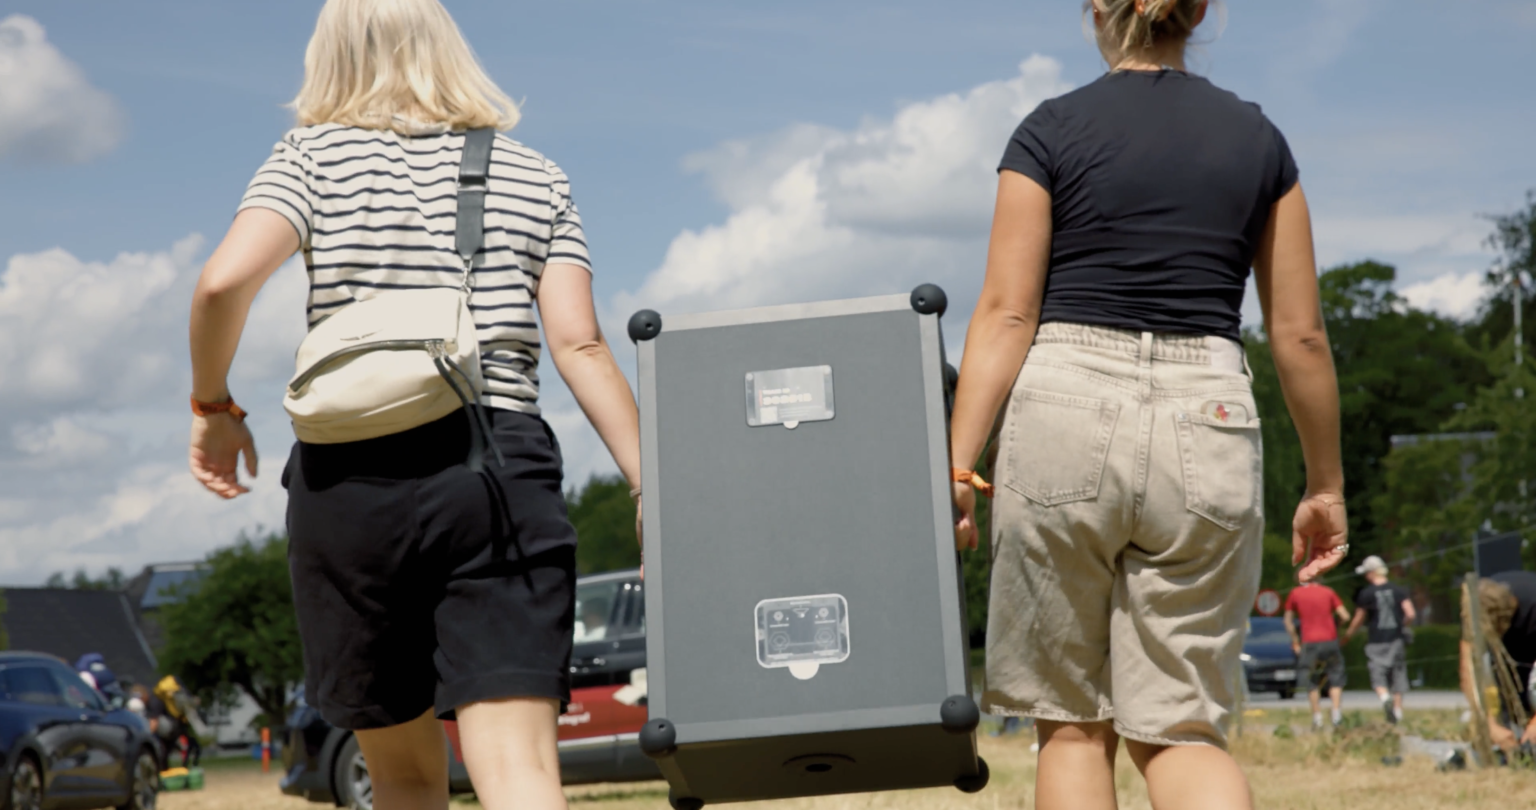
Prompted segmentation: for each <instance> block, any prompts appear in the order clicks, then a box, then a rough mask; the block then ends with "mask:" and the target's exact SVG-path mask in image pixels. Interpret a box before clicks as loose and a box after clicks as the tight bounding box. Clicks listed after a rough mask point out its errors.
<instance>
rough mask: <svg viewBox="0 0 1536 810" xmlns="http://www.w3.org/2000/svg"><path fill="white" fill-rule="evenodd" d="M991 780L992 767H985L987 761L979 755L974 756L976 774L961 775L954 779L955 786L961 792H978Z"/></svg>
mask: <svg viewBox="0 0 1536 810" xmlns="http://www.w3.org/2000/svg"><path fill="white" fill-rule="evenodd" d="M991 780H992V769H991V768H988V767H987V761H986V760H984V759H982V758H981V757H977V758H976V775H975V776H962V777H960V778H959V779H956V780H955V788H956V789H958V790H959V791H960V792H961V793H980V792H981V789H982V788H984V787H986V786H987V782H990V781H991Z"/></svg>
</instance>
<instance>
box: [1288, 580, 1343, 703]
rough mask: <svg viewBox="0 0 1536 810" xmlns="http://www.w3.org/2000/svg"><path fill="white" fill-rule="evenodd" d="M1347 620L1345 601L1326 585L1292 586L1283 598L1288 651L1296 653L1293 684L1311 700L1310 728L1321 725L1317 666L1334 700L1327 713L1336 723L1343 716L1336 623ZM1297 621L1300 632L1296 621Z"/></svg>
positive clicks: (1320, 700)
mask: <svg viewBox="0 0 1536 810" xmlns="http://www.w3.org/2000/svg"><path fill="white" fill-rule="evenodd" d="M1335 617H1337V618H1338V620H1339V621H1341V622H1347V621H1349V611H1347V610H1345V609H1344V602H1343V601H1341V600H1340V599H1339V595H1338V594H1337V593H1334V590H1333V589H1332V588H1330V587H1328V586H1327V585H1322V584H1319V583H1316V582H1312V583H1307V584H1304V585H1301V586H1300V587H1297V588H1293V589H1291V593H1290V595H1289V596H1287V597H1286V598H1285V632H1287V633H1289V634H1290V635H1291V651H1292V652H1294V653H1296V656H1297V662H1296V688H1297V689H1305V690H1306V691H1307V700H1308V701H1310V702H1311V704H1312V729H1313V730H1314V731H1316V730H1318V729H1321V728H1322V727H1323V710H1322V689H1323V687H1322V684H1321V683H1319V682H1317V681H1316V678H1317V672H1318V670H1322V671H1323V677H1324V679H1325V680H1326V681H1327V683H1328V700H1329V701H1330V702H1331V703H1332V704H1333V713H1332V715H1331V716H1330V719H1332V721H1333V724H1334V725H1335V726H1337V725H1338V724H1339V721H1340V720H1342V719H1343V714H1342V712H1341V708H1340V704H1341V703H1342V702H1343V699H1344V685H1345V684H1346V683H1347V682H1348V680H1347V678H1346V677H1345V674H1344V650H1343V649H1342V648H1340V647H1339V626H1338V625H1337V624H1335V623H1334V618H1335ZM1298 622H1300V624H1301V628H1300V632H1299V633H1298V631H1297V626H1296V625H1297V623H1298Z"/></svg>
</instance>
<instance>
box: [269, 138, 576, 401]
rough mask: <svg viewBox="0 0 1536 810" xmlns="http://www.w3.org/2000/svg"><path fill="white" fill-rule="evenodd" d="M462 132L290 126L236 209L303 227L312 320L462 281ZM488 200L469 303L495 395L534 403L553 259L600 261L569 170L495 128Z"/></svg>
mask: <svg viewBox="0 0 1536 810" xmlns="http://www.w3.org/2000/svg"><path fill="white" fill-rule="evenodd" d="M463 147H464V134H463V133H462V132H457V133H451V132H445V133H438V134H428V135H418V136H404V135H399V134H397V133H395V132H393V131H392V130H371V129H358V128H355V127H345V126H340V125H337V124H318V125H315V126H308V127H299V128H297V129H294V130H291V131H289V132H288V134H287V135H285V136H283V139H282V140H281V141H279V142H278V144H277V146H276V147H274V148H273V150H272V156H271V157H269V158H268V159H267V162H266V163H264V164H262V166H261V169H260V170H258V171H257V172H256V176H255V177H254V178H253V179H252V180H251V183H250V186H249V187H247V188H246V191H245V198H244V199H243V200H242V201H241V203H240V210H245V209H247V208H267V209H270V210H273V211H276V212H277V213H279V214H282V215H283V216H284V217H286V218H287V219H288V221H289V222H291V223H292V224H293V227H294V230H296V231H298V233H299V241H300V243H301V245H302V248H303V252H304V263H305V265H306V266H307V267H308V270H309V304H308V314H309V326H310V328H314V326H315V324H317V323H319V322H320V321H321V320H323V319H324V318H325V317H326V316H328V315H331V314H333V313H335V312H337V311H338V310H340V309H341V308H342V307H344V306H346V305H347V304H350V303H352V302H354V301H361V300H365V299H367V298H370V297H372V296H374V295H376V294H377V293H378V292H380V291H384V290H401V289H423V288H431V287H452V288H457V287H458V286H459V280H460V278H461V277H462V275H463V271H464V263H463V261H462V260H461V259H460V258H459V254H458V252H457V250H456V249H455V243H454V222H455V216H456V212H457V210H458V208H457V196H456V194H457V187H458V177H459V156H460V154H461V152H462V151H463ZM487 186H488V187H487V190H486V199H485V247H484V248H483V249H482V252H481V254H480V255H479V256H478V257H477V259H476V261H475V269H474V272H473V274H472V283H473V292H472V293H471V295H470V300H469V309H470V311H471V312H472V313H473V314H474V317H475V326H476V327H477V329H478V332H479V336H480V364H481V368H482V370H483V372H484V376H485V386H486V390H485V391H484V392H482V393H483V394H484V396H485V402H486V404H487V405H489V406H491V407H494V408H505V409H508V410H514V411H522V412H524V413H531V414H538V412H539V407H538V396H539V375H538V365H539V352H540V348H541V346H540V343H539V329H538V324H537V323H536V322H535V320H534V312H533V302H534V296H535V295H536V294H537V292H538V288H539V276H540V274H542V273H543V271H544V266H545V265H546V264H574V265H577V266H579V267H583V268H586V269H587V270H588V271H590V270H591V269H592V265H591V263H590V261H589V260H588V258H587V244H586V240H585V239H584V237H583V234H582V230H581V217H580V215H578V214H577V213H576V205H575V203H573V202H571V190H570V182H569V181H568V180H567V179H566V177H565V173H564V172H562V171H560V169H559V167H557V166H556V165H555V164H554V163H552V162H550V161H549V160H548V159H547V158H545V157H544V156H543V155H541V154H539V153H538V152H535V151H533V150H532V149H529V148H527V147H526V146H523V145H522V144H520V143H518V142H516V141H514V140H512V139H510V138H507V137H506V136H503V135H497V136H496V141H495V145H494V147H493V148H492V150H491V168H490V177H489V179H488V180H487Z"/></svg>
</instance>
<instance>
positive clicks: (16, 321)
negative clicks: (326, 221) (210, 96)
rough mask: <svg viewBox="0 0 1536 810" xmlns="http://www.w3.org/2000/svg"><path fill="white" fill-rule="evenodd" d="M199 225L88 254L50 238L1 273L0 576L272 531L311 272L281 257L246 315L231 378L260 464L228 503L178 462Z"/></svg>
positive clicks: (123, 559) (28, 575) (11, 578)
mask: <svg viewBox="0 0 1536 810" xmlns="http://www.w3.org/2000/svg"><path fill="white" fill-rule="evenodd" d="M202 246H203V239H202V237H200V236H198V235H196V234H193V235H190V236H188V237H186V238H184V239H182V240H180V241H178V242H177V243H176V244H175V245H174V246H172V247H171V248H170V249H168V250H163V251H156V252H152V253H125V254H120V255H118V256H117V257H115V258H113V259H112V260H110V261H106V262H90V261H84V260H81V259H79V258H76V257H75V256H73V255H71V254H70V253H68V252H67V251H64V250H61V249H54V250H48V251H43V252H41V253H33V254H20V255H16V256H13V257H11V259H10V260H9V261H8V262H7V264H6V266H5V270H4V272H3V273H0V493H4V495H3V497H0V582H9V583H26V582H37V581H40V580H42V579H43V578H44V577H46V576H47V575H48V574H49V573H51V572H53V571H58V570H74V569H75V568H78V567H85V568H87V569H88V570H91V571H93V572H99V571H100V570H102V569H103V568H105V567H106V566H109V565H116V566H119V567H122V568H124V569H126V570H129V571H133V570H136V569H137V568H138V567H139V566H142V565H144V564H146V563H149V562H162V561H166V560H176V559H186V558H193V559H196V558H200V557H202V556H203V555H204V554H206V553H207V552H208V551H209V550H211V549H213V548H215V547H218V546H220V545H225V544H227V543H229V542H230V541H231V540H233V539H234V537H235V536H236V535H237V534H238V533H239V532H240V531H242V530H249V529H254V528H255V527H257V526H259V525H265V526H267V527H274V528H280V527H281V525H282V520H283V505H284V502H285V501H284V495H283V492H282V489H281V487H280V486H279V485H278V478H279V473H280V472H281V469H282V466H283V463H284V460H285V458H286V455H287V450H288V447H289V446H290V444H291V443H292V441H293V437H292V433H291V432H290V430H289V428H288V423H287V419H286V416H285V415H284V414H283V412H282V409H281V405H280V400H281V396H282V384H283V382H284V381H286V380H287V378H288V377H289V375H291V374H292V372H293V350H294V348H295V347H296V346H297V345H298V342H299V340H300V339H301V338H302V337H303V334H304V292H305V283H306V282H305V276H304V273H303V271H302V267H300V266H298V263H297V261H294V262H290V263H289V264H288V265H285V266H284V267H283V268H282V269H280V270H279V271H278V272H277V273H276V274H275V275H274V276H273V278H272V280H271V281H269V282H268V283H267V286H266V288H265V289H264V290H263V291H262V293H261V295H259V296H258V297H257V299H256V302H255V305H254V306H253V307H252V310H251V313H250V316H249V318H248V319H247V324H246V329H245V333H244V336H243V337H242V339H241V345H240V350H239V353H238V355H237V356H236V358H235V365H234V367H233V368H232V369H231V372H230V380H231V386H232V387H233V388H234V389H235V390H236V392H237V394H238V395H239V398H240V401H241V404H242V405H244V406H246V407H247V409H249V410H250V411H251V413H252V417H251V420H250V424H251V425H252V426H253V430H254V431H255V433H256V439H257V447H258V450H259V451H260V452H261V454H262V456H263V458H262V466H261V475H260V476H259V477H258V478H257V479H255V480H254V481H251V482H249V483H251V485H252V492H251V494H249V495H246V496H242V497H241V498H238V499H236V500H235V501H233V502H228V501H223V500H220V499H219V498H216V497H214V496H213V495H212V494H210V493H208V492H206V491H205V490H203V489H202V487H201V486H199V485H198V484H197V483H196V482H195V481H194V480H193V479H192V476H191V474H190V473H189V472H188V471H187V467H186V453H187V449H186V436H187V432H186V431H187V425H188V418H189V417H188V415H187V411H186V410H185V408H186V392H187V391H188V389H189V385H190V377H189V369H188V362H187V343H186V334H187V333H186V329H187V311H188V305H189V302H190V299H191V292H192V288H193V286H194V284H195V283H196V279H197V265H198V262H197V259H198V257H199V254H200V253H201V251H202Z"/></svg>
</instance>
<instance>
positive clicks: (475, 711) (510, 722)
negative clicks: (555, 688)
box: [457, 698, 566, 810]
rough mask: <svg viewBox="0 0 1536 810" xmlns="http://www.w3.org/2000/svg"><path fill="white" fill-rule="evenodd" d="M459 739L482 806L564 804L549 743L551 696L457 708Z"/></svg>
mask: <svg viewBox="0 0 1536 810" xmlns="http://www.w3.org/2000/svg"><path fill="white" fill-rule="evenodd" d="M457 714H458V718H459V743H460V744H461V745H462V746H463V748H464V766H465V767H466V768H468V769H469V779H470V781H471V782H474V783H475V795H476V797H477V798H479V800H480V803H481V805H483V806H484V807H485V808H486V810H512V808H517V810H566V806H565V793H564V792H563V791H562V790H561V789H560V754H559V751H558V750H557V748H556V745H555V737H556V725H555V721H556V718H557V717H558V716H559V714H560V705H559V703H558V702H557V701H554V700H551V699H548V698H508V699H504V700H486V701H481V702H479V703H471V704H469V705H467V706H461V707H459V709H458V712H457Z"/></svg>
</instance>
